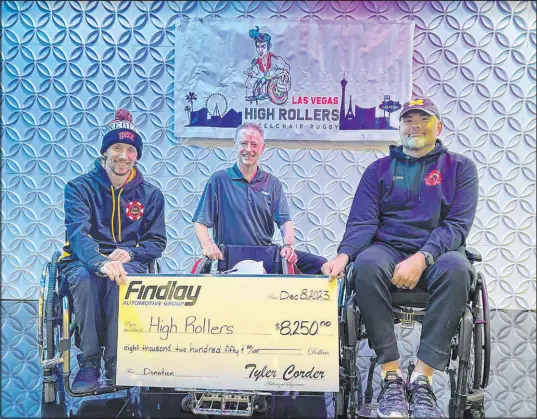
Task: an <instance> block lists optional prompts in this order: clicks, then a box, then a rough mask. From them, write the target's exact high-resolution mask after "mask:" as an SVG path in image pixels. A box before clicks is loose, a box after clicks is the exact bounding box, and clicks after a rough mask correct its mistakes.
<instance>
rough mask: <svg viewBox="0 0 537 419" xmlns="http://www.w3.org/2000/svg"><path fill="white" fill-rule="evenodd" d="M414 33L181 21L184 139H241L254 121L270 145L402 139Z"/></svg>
mask: <svg viewBox="0 0 537 419" xmlns="http://www.w3.org/2000/svg"><path fill="white" fill-rule="evenodd" d="M413 32H414V24H413V23H399V22H374V21H352V22H347V21H345V22H336V21H326V20H323V21H319V20H308V21H306V20H300V21H297V20H290V19H207V20H202V19H196V20H191V21H181V23H180V25H178V26H177V27H176V34H175V42H176V43H175V80H174V81H175V134H176V136H177V137H203V138H233V136H234V132H235V129H236V127H237V126H239V125H240V124H242V123H245V122H253V123H258V124H260V125H261V126H262V128H263V129H264V130H265V138H266V139H279V140H283V139H286V140H347V141H348V140H353V141H361V140H394V139H396V138H397V132H396V129H397V128H398V125H399V121H398V111H399V109H400V108H401V106H402V103H404V102H405V101H407V100H409V99H410V96H411V89H412V82H411V68H412V45H413ZM392 113H393V114H394V115H392Z"/></svg>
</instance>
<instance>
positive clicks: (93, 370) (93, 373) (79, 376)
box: [71, 357, 101, 393]
mask: <svg viewBox="0 0 537 419" xmlns="http://www.w3.org/2000/svg"><path fill="white" fill-rule="evenodd" d="M80 359H81V358H80V357H79V361H80ZM100 377H101V362H100V360H99V359H86V360H85V361H83V362H81V363H80V368H79V369H78V372H77V373H76V375H75V379H74V380H73V384H71V390H73V391H74V392H75V393H85V392H87V391H91V390H94V389H95V388H96V387H97V384H98V383H99V378H100Z"/></svg>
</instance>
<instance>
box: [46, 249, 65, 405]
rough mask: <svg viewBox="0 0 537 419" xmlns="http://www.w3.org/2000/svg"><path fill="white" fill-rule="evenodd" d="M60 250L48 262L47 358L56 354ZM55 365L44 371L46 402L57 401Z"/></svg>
mask: <svg viewBox="0 0 537 419" xmlns="http://www.w3.org/2000/svg"><path fill="white" fill-rule="evenodd" d="M59 257H60V252H54V254H53V255H52V260H51V262H49V263H48V269H47V272H48V275H47V277H46V278H45V281H46V297H45V304H44V316H43V317H44V319H43V320H44V326H45V336H44V337H45V345H46V351H45V359H46V360H51V359H54V356H55V355H56V349H57V345H56V339H55V336H54V330H55V328H56V325H57V322H58V318H59V315H60V313H61V306H60V305H59V304H60V301H59V297H58V293H57V291H56V281H57V276H58V259H59ZM54 368H55V367H54V366H52V367H49V368H45V369H44V371H43V397H44V401H45V403H54V402H55V401H56V393H57V388H58V387H57V383H56V382H55V380H54V378H53V370H54Z"/></svg>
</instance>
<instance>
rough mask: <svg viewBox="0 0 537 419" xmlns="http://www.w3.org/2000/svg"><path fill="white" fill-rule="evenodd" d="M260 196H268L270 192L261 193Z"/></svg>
mask: <svg viewBox="0 0 537 419" xmlns="http://www.w3.org/2000/svg"><path fill="white" fill-rule="evenodd" d="M261 195H265V196H270V192H267V191H261Z"/></svg>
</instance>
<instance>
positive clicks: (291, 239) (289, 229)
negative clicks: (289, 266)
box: [281, 221, 295, 247]
mask: <svg viewBox="0 0 537 419" xmlns="http://www.w3.org/2000/svg"><path fill="white" fill-rule="evenodd" d="M281 231H282V239H283V244H284V245H285V244H288V245H289V246H291V247H293V246H294V245H295V227H294V225H293V222H292V221H286V222H285V223H284V224H283V225H282V228H281Z"/></svg>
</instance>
